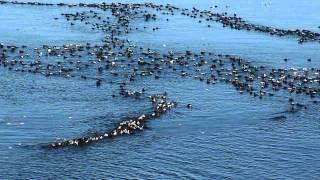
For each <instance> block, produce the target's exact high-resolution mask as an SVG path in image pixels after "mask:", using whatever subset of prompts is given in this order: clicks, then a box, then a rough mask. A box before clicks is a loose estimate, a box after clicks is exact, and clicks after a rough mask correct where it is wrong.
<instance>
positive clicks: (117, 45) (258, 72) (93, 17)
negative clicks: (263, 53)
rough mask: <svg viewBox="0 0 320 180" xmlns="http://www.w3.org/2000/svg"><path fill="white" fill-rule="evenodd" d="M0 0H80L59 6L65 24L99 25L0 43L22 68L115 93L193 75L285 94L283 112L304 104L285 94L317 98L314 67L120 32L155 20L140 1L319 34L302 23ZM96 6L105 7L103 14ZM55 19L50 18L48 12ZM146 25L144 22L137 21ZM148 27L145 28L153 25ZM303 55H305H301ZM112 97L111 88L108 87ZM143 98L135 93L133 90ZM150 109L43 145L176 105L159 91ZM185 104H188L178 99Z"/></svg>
mask: <svg viewBox="0 0 320 180" xmlns="http://www.w3.org/2000/svg"><path fill="white" fill-rule="evenodd" d="M0 4H18V5H32V6H66V7H88V8H91V9H90V10H88V11H80V12H74V13H62V14H61V15H62V16H63V17H64V18H65V19H66V20H67V21H70V23H71V25H72V26H73V25H76V24H77V23H84V24H85V25H88V26H89V27H90V28H91V30H99V31H101V32H103V33H105V35H106V37H105V38H104V39H102V42H100V43H97V44H90V43H85V44H65V45H62V46H53V45H43V46H42V47H38V48H29V47H27V46H25V45H22V46H16V45H7V44H4V43H1V44H0V68H1V67H3V68H6V69H8V70H10V71H17V72H22V73H32V74H42V75H44V76H46V77H64V78H79V79H81V80H91V81H94V82H95V86H97V87H99V88H103V84H104V83H109V84H117V85H119V95H120V96H122V97H134V98H137V99H139V98H140V97H144V95H145V94H146V93H145V89H144V87H142V86H141V90H140V91H132V90H128V89H127V88H126V86H127V85H128V84H129V83H130V82H133V81H136V80H139V79H141V78H144V77H153V78H154V79H159V78H162V77H163V78H165V77H173V76H175V77H177V78H194V79H196V80H199V81H202V82H205V83H207V84H211V85H214V84H216V83H227V84H230V85H232V86H233V87H234V88H235V90H236V91H238V92H239V93H241V94H243V93H247V94H248V95H251V96H253V97H256V98H259V99H263V98H266V97H271V96H275V95H276V94H277V93H280V94H281V96H285V97H287V98H288V103H289V106H290V108H289V109H288V110H286V111H285V112H283V113H296V112H298V111H300V110H302V109H307V105H306V104H302V103H299V102H296V101H295V100H294V99H293V98H292V96H293V94H295V95H297V96H298V95H300V96H304V97H310V98H311V102H312V103H314V104H317V103H318V102H319V96H320V75H319V73H320V69H319V68H300V69H294V68H272V67H266V66H261V65H259V66H258V65H254V64H252V63H251V62H249V61H246V60H244V59H242V58H240V57H237V56H232V55H223V54H216V53H212V52H206V51H201V52H193V51H191V50H182V51H179V52H174V51H169V52H165V53H164V52H161V50H159V49H152V48H146V47H142V46H137V45H134V44H133V43H131V42H130V41H129V40H127V39H125V38H123V35H125V34H128V33H130V32H133V31H135V30H138V27H134V23H133V22H135V21H139V19H144V21H151V20H154V21H155V20H157V15H156V14H154V12H150V11H148V9H151V10H156V11H159V12H162V14H168V15H175V14H178V13H180V14H182V15H185V16H189V17H191V18H200V19H206V21H216V22H219V23H222V24H223V25H224V26H226V27H230V28H233V29H238V30H254V31H260V32H264V33H269V34H272V35H277V36H297V37H299V38H300V40H299V41H301V43H302V42H304V41H319V36H320V35H319V34H318V33H315V32H311V31H307V30H282V29H277V28H272V27H268V26H260V25H254V24H250V23H248V22H246V21H244V20H242V18H239V17H237V16H236V15H234V16H231V17H230V16H227V14H226V13H214V12H211V11H207V10H205V11H200V10H198V9H196V8H193V9H192V10H189V9H182V8H178V7H174V6H172V5H169V4H167V5H155V4H152V3H145V4H122V3H117V4H116V3H111V4H106V3H101V4H99V3H95V4H85V3H79V4H65V3H56V4H51V3H41V2H20V1H19V2H18V1H11V2H9V1H0ZM96 9H98V10H103V12H104V11H108V12H111V14H110V13H109V14H104V13H103V12H101V11H96ZM55 19H57V18H55ZM144 29H146V28H144ZM156 29H157V27H155V28H154V29H152V30H156ZM307 61H309V62H310V61H311V59H308V60H307ZM112 96H113V97H116V95H115V94H113V95H112ZM141 99H143V98H141ZM149 99H150V101H151V102H152V108H153V112H152V113H149V114H143V115H141V116H138V117H136V118H133V119H131V120H126V121H123V122H121V123H119V125H118V126H117V127H116V128H114V129H113V130H111V131H110V132H103V133H97V134H94V135H90V136H85V137H82V138H77V139H72V140H65V141H62V142H56V143H50V144H46V145H44V147H64V146H68V145H76V146H77V145H82V144H87V143H91V142H94V141H98V140H102V139H105V138H111V137H115V136H119V135H125V134H132V133H134V132H135V131H141V130H143V128H144V126H145V122H146V121H148V120H151V119H154V118H157V117H160V116H161V115H162V114H164V113H165V112H167V111H168V110H170V109H172V108H174V107H175V106H176V104H177V103H176V102H168V101H167V100H166V96H156V95H152V96H150V97H149ZM186 107H187V108H189V109H191V108H192V104H191V103H189V104H187V105H186Z"/></svg>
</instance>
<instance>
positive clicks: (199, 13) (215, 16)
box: [0, 1, 320, 43]
mask: <svg viewBox="0 0 320 180" xmlns="http://www.w3.org/2000/svg"><path fill="white" fill-rule="evenodd" d="M0 4H18V5H31V6H66V7H88V8H97V9H102V10H103V11H107V10H111V11H112V13H113V15H117V13H118V15H121V20H122V22H123V23H124V22H125V20H127V16H126V15H124V12H126V13H127V14H128V13H129V12H128V9H129V10H131V11H133V13H130V15H132V14H138V13H141V12H142V11H140V12H137V10H140V9H141V8H150V9H153V10H156V11H161V12H163V14H168V15H175V14H177V13H180V14H181V15H184V16H188V17H191V18H194V19H196V18H198V19H200V20H199V22H200V23H201V22H202V21H201V19H205V20H206V21H214V22H218V23H221V24H223V26H224V27H229V28H232V29H237V30H247V31H258V32H262V33H267V34H270V35H276V36H279V37H281V36H296V37H298V38H299V39H298V42H299V43H304V42H310V41H316V42H320V33H317V32H313V31H310V30H306V29H302V30H301V29H294V30H290V29H289V30H287V29H281V28H275V27H271V26H265V25H258V24H253V23H250V22H247V21H245V20H243V18H241V17H238V16H237V14H233V16H228V13H227V12H223V13H217V12H213V11H211V10H199V9H197V8H195V7H193V8H192V9H188V8H179V7H175V6H173V5H170V4H166V5H156V4H153V3H144V4H142V3H140V4H139V3H133V4H126V3H109V4H108V3H78V4H67V3H43V2H20V1H0ZM66 15H67V16H69V15H70V14H66ZM77 15H80V14H77ZM95 16H97V14H95ZM73 17H77V16H73ZM143 17H144V19H145V20H146V21H149V20H150V19H153V20H155V19H156V14H151V13H144V14H143ZM99 18H101V17H99ZM69 19H70V16H69ZM81 20H84V19H83V18H82V19H81ZM167 20H168V19H167ZM126 23H128V22H126ZM71 25H74V23H72V24H71ZM208 27H211V25H208ZM156 29H157V28H153V30H156Z"/></svg>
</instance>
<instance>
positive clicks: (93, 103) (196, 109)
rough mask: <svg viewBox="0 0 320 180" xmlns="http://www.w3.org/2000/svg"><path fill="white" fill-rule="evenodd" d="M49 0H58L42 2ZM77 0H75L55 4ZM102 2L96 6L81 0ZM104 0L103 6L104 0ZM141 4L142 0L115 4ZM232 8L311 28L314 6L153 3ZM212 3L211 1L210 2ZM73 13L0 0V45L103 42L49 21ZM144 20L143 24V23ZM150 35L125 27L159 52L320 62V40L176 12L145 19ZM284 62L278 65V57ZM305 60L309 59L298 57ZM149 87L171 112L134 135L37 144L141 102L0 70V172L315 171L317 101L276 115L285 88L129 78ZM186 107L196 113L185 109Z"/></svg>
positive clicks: (103, 125) (39, 175)
mask: <svg viewBox="0 0 320 180" xmlns="http://www.w3.org/2000/svg"><path fill="white" fill-rule="evenodd" d="M48 2H56V1H48ZM64 2H66V3H78V2H79V1H77V0H73V1H64ZM89 2H103V1H89ZM107 2H108V1H107ZM118 2H130V3H131V2H142V1H118ZM153 2H155V3H158V4H166V3H171V4H173V5H175V6H178V7H186V8H190V7H193V6H194V7H197V8H200V9H210V7H212V6H214V5H218V8H216V9H215V11H218V12H228V13H230V14H233V13H237V15H238V16H240V17H243V18H244V19H246V20H248V21H250V22H254V23H256V24H262V25H268V26H275V27H280V28H284V29H297V28H299V29H309V30H312V31H316V32H320V29H319V28H318V26H319V25H320V12H319V8H320V2H319V1H316V0H313V1H299V0H290V1H289V0H283V1H272V0H268V1H267V0H241V1H232V0H217V1H207V0H204V1H178V0H171V1H160V0H159V1H153ZM211 9H213V8H211ZM76 10H77V9H76V8H74V9H69V8H64V7H61V8H57V7H30V6H20V5H1V6H0V22H1V24H0V35H1V40H0V41H1V42H3V43H6V44H18V45H19V44H21V45H22V44H26V45H28V46H30V47H39V46H41V45H43V44H56V45H63V44H67V43H68V44H70V43H74V44H76V43H86V42H92V43H94V42H100V41H101V38H103V34H101V33H100V32H98V31H97V32H92V31H89V30H88V29H86V28H84V27H82V26H81V25H78V26H74V27H70V25H69V24H68V23H67V22H66V21H64V20H62V19H61V20H60V19H59V20H54V19H53V18H54V17H60V14H61V13H64V12H74V11H76ZM145 25H146V26H151V25H150V24H149V25H148V24H141V26H145ZM154 25H156V26H157V27H159V30H158V31H156V32H152V33H151V32H142V31H141V32H134V33H131V34H129V35H128V36H126V38H128V39H129V40H131V41H132V42H134V43H136V44H138V45H141V46H145V47H154V48H156V49H159V50H162V51H167V50H174V51H185V50H186V49H191V50H195V51H197V50H205V51H212V52H216V53H221V54H233V55H237V56H240V57H243V58H245V59H248V60H250V61H251V62H253V63H256V64H262V65H266V66H268V67H296V68H303V67H319V65H320V54H319V49H320V44H319V43H305V44H302V45H301V44H298V43H297V39H295V38H291V37H285V38H279V37H274V36H269V35H265V34H260V33H256V32H246V31H235V30H231V29H229V28H223V27H222V25H220V24H215V23H211V26H212V27H211V28H207V26H206V25H207V24H205V23H203V24H198V23H197V21H196V20H192V19H190V18H186V17H183V16H174V17H172V18H170V20H169V22H168V23H163V21H159V22H154V24H152V26H154ZM284 58H288V61H287V62H284V61H283V59H284ZM308 58H312V62H308V61H307V59H308ZM130 86H131V87H132V88H137V89H139V88H140V87H146V89H147V92H148V93H152V92H163V91H166V92H167V93H168V94H169V96H170V97H172V98H174V99H177V100H179V101H180V104H181V105H179V106H178V107H177V108H176V109H174V110H172V111H170V112H169V113H168V114H166V115H164V116H163V117H161V118H160V119H157V120H155V121H150V122H149V123H148V126H149V128H148V129H146V130H145V131H144V132H142V133H137V134H134V135H132V136H124V137H119V138H114V139H110V140H105V141H102V142H99V143H94V144H91V145H89V146H85V147H80V148H63V149H55V150H45V149H42V148H40V146H39V145H40V144H41V143H47V142H53V141H55V140H56V139H57V138H74V137H79V136H82V135H86V134H88V133H92V132H96V131H98V130H106V129H111V128H113V127H114V126H115V124H116V123H118V122H119V120H121V119H122V118H123V117H132V116H135V115H137V114H140V113H141V112H144V111H145V109H146V108H147V107H148V104H147V103H146V102H143V101H138V100H134V99H131V100H128V99H121V98H111V95H112V93H113V92H115V91H116V87H114V86H112V85H108V84H103V85H102V87H101V88H96V87H95V83H94V82H91V81H83V80H79V79H72V78H70V79H65V78H59V77H54V78H46V77H44V76H39V75H32V74H25V73H18V72H17V73H15V72H11V71H8V70H6V69H4V68H0V165H1V168H0V178H1V179H30V178H33V179H58V178H62V179H88V178H90V179H91V178H92V179H178V178H179V179H180V178H183V179H227V178H228V179H248V178H252V179H317V178H319V177H320V173H319V172H320V171H319V170H320V158H319V157H320V140H319V138H320V118H319V105H312V106H310V107H309V108H308V109H307V110H303V111H300V112H298V113H296V114H290V115H288V116H287V118H286V119H285V120H282V121H274V120H272V117H273V116H274V114H276V113H279V112H282V111H285V110H287V109H288V107H289V106H288V103H287V99H288V96H287V95H281V94H280V95H279V96H275V97H271V98H267V99H262V100H260V99H257V98H252V97H251V96H249V95H246V94H242V95H241V94H239V93H238V92H237V91H235V90H234V87H232V86H230V85H227V84H216V85H207V84H205V83H203V82H199V81H196V80H193V79H180V78H177V77H175V76H166V77H165V78H160V79H158V80H154V79H153V78H149V79H148V78H146V79H144V80H143V81H137V82H134V83H133V84H131V85H130ZM187 103H192V104H193V109H191V110H190V109H187V108H186V107H185V104H187Z"/></svg>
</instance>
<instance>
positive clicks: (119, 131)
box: [42, 95, 177, 148]
mask: <svg viewBox="0 0 320 180" xmlns="http://www.w3.org/2000/svg"><path fill="white" fill-rule="evenodd" d="M152 98H153V99H155V101H156V102H155V103H156V105H155V106H153V109H154V110H153V112H152V113H150V114H142V115H140V116H138V117H136V118H133V119H130V120H126V121H122V122H120V123H119V125H118V126H117V127H116V128H114V129H113V130H111V131H108V132H103V133H95V134H93V135H90V136H85V137H81V138H76V139H70V140H64V141H59V142H55V143H49V144H43V145H42V147H43V148H61V147H66V146H81V145H86V144H89V143H93V142H96V141H100V140H103V139H107V138H114V137H117V136H122V135H130V134H133V133H135V132H138V131H143V130H144V127H145V123H146V122H147V121H149V120H152V119H155V118H159V117H160V116H161V115H162V114H164V113H166V112H167V111H169V110H171V109H172V108H174V107H176V105H177V102H174V101H172V102H168V101H167V99H166V97H165V96H163V95H162V96H156V95H153V96H152Z"/></svg>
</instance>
